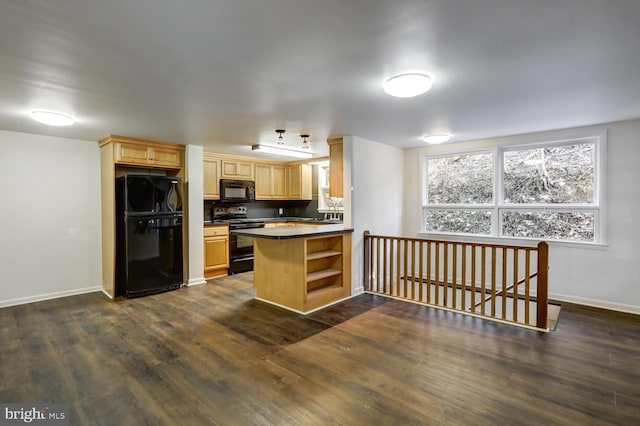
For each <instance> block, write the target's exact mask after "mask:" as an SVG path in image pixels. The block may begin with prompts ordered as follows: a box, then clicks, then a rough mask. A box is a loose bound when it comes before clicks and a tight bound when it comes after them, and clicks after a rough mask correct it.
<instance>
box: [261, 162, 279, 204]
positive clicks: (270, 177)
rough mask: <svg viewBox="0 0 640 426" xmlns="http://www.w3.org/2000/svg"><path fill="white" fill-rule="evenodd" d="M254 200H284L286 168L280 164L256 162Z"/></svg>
mask: <svg viewBox="0 0 640 426" xmlns="http://www.w3.org/2000/svg"><path fill="white" fill-rule="evenodd" d="M255 172H256V200H284V199H285V198H286V196H287V193H286V192H287V191H286V175H287V168H286V166H284V165H281V164H269V163H256V165H255Z"/></svg>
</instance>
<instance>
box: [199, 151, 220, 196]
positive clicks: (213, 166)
mask: <svg viewBox="0 0 640 426" xmlns="http://www.w3.org/2000/svg"><path fill="white" fill-rule="evenodd" d="M219 168H220V160H214V159H208V158H205V159H204V160H203V162H202V178H203V181H202V190H203V191H202V192H203V197H204V199H205V200H219V199H220V176H219Z"/></svg>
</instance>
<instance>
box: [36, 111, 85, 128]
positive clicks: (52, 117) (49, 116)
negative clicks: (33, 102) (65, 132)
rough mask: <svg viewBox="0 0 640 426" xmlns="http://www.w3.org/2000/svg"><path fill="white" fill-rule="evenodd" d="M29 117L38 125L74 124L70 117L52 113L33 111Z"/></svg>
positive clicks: (59, 125)
mask: <svg viewBox="0 0 640 426" xmlns="http://www.w3.org/2000/svg"><path fill="white" fill-rule="evenodd" d="M29 117H31V119H32V120H35V121H37V122H38V123H42V124H46V125H48V126H58V127H61V126H71V125H72V124H74V123H75V122H76V120H74V118H73V117H71V116H70V115H68V114H63V113H61V112H54V111H44V110H35V111H31V113H30V114H29Z"/></svg>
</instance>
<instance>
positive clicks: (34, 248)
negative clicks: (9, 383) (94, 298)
mask: <svg viewBox="0 0 640 426" xmlns="http://www.w3.org/2000/svg"><path fill="white" fill-rule="evenodd" d="M0 182H2V183H1V185H0V188H1V189H0V191H1V192H2V195H1V197H0V200H1V201H0V235H1V238H0V241H1V242H0V307H2V306H10V305H16V304H21V303H28V302H32V301H36V300H44V299H50V298H55V297H60V296H67V295H72V294H78V293H85V292H89V291H98V290H100V289H101V284H100V283H101V244H100V241H101V228H100V211H101V208H100V202H101V201H100V199H101V198H100V149H99V147H98V142H96V141H81V140H74V139H63V138H54V137H47V136H39V135H31V134H24V133H15V132H7V131H2V130H0Z"/></svg>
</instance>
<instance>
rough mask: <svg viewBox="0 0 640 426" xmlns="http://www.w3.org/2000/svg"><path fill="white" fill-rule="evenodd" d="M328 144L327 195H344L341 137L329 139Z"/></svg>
mask: <svg viewBox="0 0 640 426" xmlns="http://www.w3.org/2000/svg"><path fill="white" fill-rule="evenodd" d="M327 143H328V144H329V196H330V197H344V189H343V163H342V153H343V149H342V138H337V139H331V140H329V141H327Z"/></svg>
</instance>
